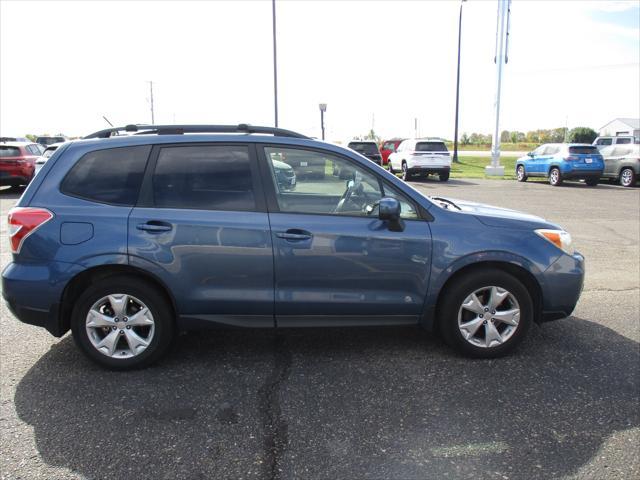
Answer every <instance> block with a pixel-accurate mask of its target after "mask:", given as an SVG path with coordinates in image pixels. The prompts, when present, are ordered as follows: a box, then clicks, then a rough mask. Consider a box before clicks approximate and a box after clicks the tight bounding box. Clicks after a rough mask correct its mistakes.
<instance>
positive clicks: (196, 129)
mask: <svg viewBox="0 0 640 480" xmlns="http://www.w3.org/2000/svg"><path fill="white" fill-rule="evenodd" d="M120 132H127V133H131V134H133V135H154V134H155V135H183V134H185V133H247V134H249V133H265V134H271V135H274V136H276V137H294V138H309V137H307V136H306V135H302V134H301V133H296V132H292V131H291V130H285V129H283V128H274V127H254V126H252V125H249V124H247V123H241V124H239V125H126V126H124V127H114V128H106V129H104V130H99V131H97V132H93V133H92V134H90V135H87V136H86V137H84V138H85V139H87V138H109V137H111V136H113V135H118V134H119V133H120Z"/></svg>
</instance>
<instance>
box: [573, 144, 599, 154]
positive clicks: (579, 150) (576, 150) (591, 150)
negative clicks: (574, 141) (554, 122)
mask: <svg viewBox="0 0 640 480" xmlns="http://www.w3.org/2000/svg"><path fill="white" fill-rule="evenodd" d="M569 153H571V154H575V155H597V154H598V153H600V152H599V150H598V149H597V148H596V147H592V146H580V147H569Z"/></svg>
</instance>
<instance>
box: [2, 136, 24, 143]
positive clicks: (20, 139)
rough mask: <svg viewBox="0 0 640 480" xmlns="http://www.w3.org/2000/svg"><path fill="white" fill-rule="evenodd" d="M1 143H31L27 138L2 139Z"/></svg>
mask: <svg viewBox="0 0 640 480" xmlns="http://www.w3.org/2000/svg"><path fill="white" fill-rule="evenodd" d="M0 142H25V143H31V140H29V139H28V138H27V137H0Z"/></svg>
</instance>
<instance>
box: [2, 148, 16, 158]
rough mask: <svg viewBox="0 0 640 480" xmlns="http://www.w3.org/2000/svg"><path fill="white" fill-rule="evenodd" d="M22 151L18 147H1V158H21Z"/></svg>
mask: <svg viewBox="0 0 640 480" xmlns="http://www.w3.org/2000/svg"><path fill="white" fill-rule="evenodd" d="M19 156H20V149H19V148H18V147H4V146H0V157H19Z"/></svg>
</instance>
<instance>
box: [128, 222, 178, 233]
mask: <svg viewBox="0 0 640 480" xmlns="http://www.w3.org/2000/svg"><path fill="white" fill-rule="evenodd" d="M136 228H137V229H138V230H144V231H145V232H149V233H160V232H168V231H170V230H171V229H172V228H173V226H172V225H171V224H170V223H167V222H160V221H157V220H150V221H148V222H147V223H139V224H138V225H136Z"/></svg>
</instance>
